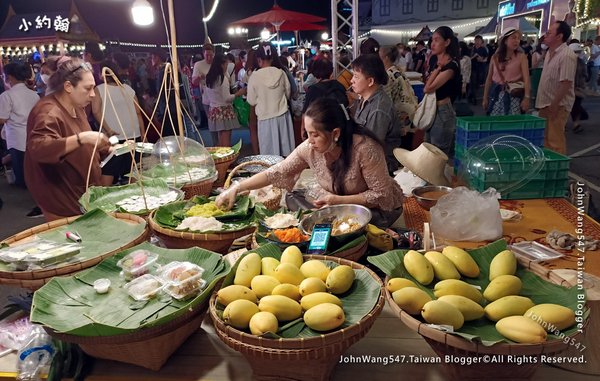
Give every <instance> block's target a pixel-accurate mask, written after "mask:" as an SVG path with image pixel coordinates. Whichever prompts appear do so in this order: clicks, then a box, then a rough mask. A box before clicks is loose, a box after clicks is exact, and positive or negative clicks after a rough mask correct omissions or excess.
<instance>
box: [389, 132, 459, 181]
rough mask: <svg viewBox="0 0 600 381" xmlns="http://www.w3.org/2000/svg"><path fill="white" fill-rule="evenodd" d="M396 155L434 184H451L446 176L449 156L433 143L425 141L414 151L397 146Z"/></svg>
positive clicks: (403, 163) (409, 168)
mask: <svg viewBox="0 0 600 381" xmlns="http://www.w3.org/2000/svg"><path fill="white" fill-rule="evenodd" d="M394 156H395V157H396V159H398V161H399V162H400V164H402V165H403V166H405V167H406V168H408V170H410V171H411V172H412V173H414V174H415V175H417V176H419V177H420V178H422V179H423V180H425V181H427V182H428V183H430V184H433V185H445V186H448V185H450V182H449V181H448V179H447V178H446V176H444V170H445V168H446V163H447V162H448V156H447V155H446V154H445V153H444V152H442V150H440V149H439V148H438V147H436V146H434V145H433V144H429V143H423V144H421V145H420V146H418V147H417V149H415V150H414V151H409V150H405V149H403V148H395V149H394Z"/></svg>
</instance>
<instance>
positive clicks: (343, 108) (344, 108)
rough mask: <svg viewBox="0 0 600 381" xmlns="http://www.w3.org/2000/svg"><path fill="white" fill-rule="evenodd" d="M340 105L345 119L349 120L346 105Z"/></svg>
mask: <svg viewBox="0 0 600 381" xmlns="http://www.w3.org/2000/svg"><path fill="white" fill-rule="evenodd" d="M340 107H341V108H342V111H344V116H345V117H346V120H350V115H348V110H346V107H345V106H344V105H343V104H341V103H340Z"/></svg>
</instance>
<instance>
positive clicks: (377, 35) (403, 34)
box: [371, 17, 491, 45]
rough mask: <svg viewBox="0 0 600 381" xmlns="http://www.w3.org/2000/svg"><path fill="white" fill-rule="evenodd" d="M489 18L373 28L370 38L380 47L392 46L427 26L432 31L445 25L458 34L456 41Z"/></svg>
mask: <svg viewBox="0 0 600 381" xmlns="http://www.w3.org/2000/svg"><path fill="white" fill-rule="evenodd" d="M490 19H491V17H482V18H478V19H459V20H436V21H423V22H418V23H410V24H395V25H381V26H373V28H372V29H371V37H373V38H374V39H376V40H377V41H378V42H379V43H380V44H381V45H393V44H397V43H399V42H406V41H408V40H410V39H411V38H413V37H415V36H416V35H417V34H418V33H419V32H420V31H421V29H422V28H423V27H424V26H425V25H427V26H429V29H431V30H432V31H434V30H435V29H436V28H438V27H440V26H442V25H445V26H448V27H450V28H452V30H453V31H454V33H457V34H458V39H459V40H462V39H463V38H464V37H465V36H467V35H468V34H469V33H472V32H473V31H475V30H477V29H479V28H481V27H483V26H485V25H487V23H488V22H490Z"/></svg>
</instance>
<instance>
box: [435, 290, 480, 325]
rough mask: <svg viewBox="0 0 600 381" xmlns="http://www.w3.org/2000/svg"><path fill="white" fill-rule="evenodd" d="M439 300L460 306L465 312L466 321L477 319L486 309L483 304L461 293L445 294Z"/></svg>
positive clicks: (460, 309) (462, 311)
mask: <svg viewBox="0 0 600 381" xmlns="http://www.w3.org/2000/svg"><path fill="white" fill-rule="evenodd" d="M438 300H441V301H442V302H446V303H448V304H452V305H453V306H454V307H456V308H458V310H459V311H460V312H461V313H462V314H463V317H464V318H465V321H471V320H477V319H479V318H482V317H483V315H484V310H483V307H481V305H479V304H477V303H475V302H474V301H472V300H471V299H469V298H465V297H464V296H461V295H444V296H440V298H439V299H438Z"/></svg>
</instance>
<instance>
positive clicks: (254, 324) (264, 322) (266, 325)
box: [248, 311, 279, 336]
mask: <svg viewBox="0 0 600 381" xmlns="http://www.w3.org/2000/svg"><path fill="white" fill-rule="evenodd" d="M248 325H249V326H250V332H252V334H253V335H256V336H260V335H264V334H265V333H267V332H272V333H277V330H278V329H279V322H278V321H277V318H276V317H275V315H273V314H272V313H270V312H266V311H261V312H257V313H255V314H254V315H252V318H251V319H250V323H249V324H248Z"/></svg>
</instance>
